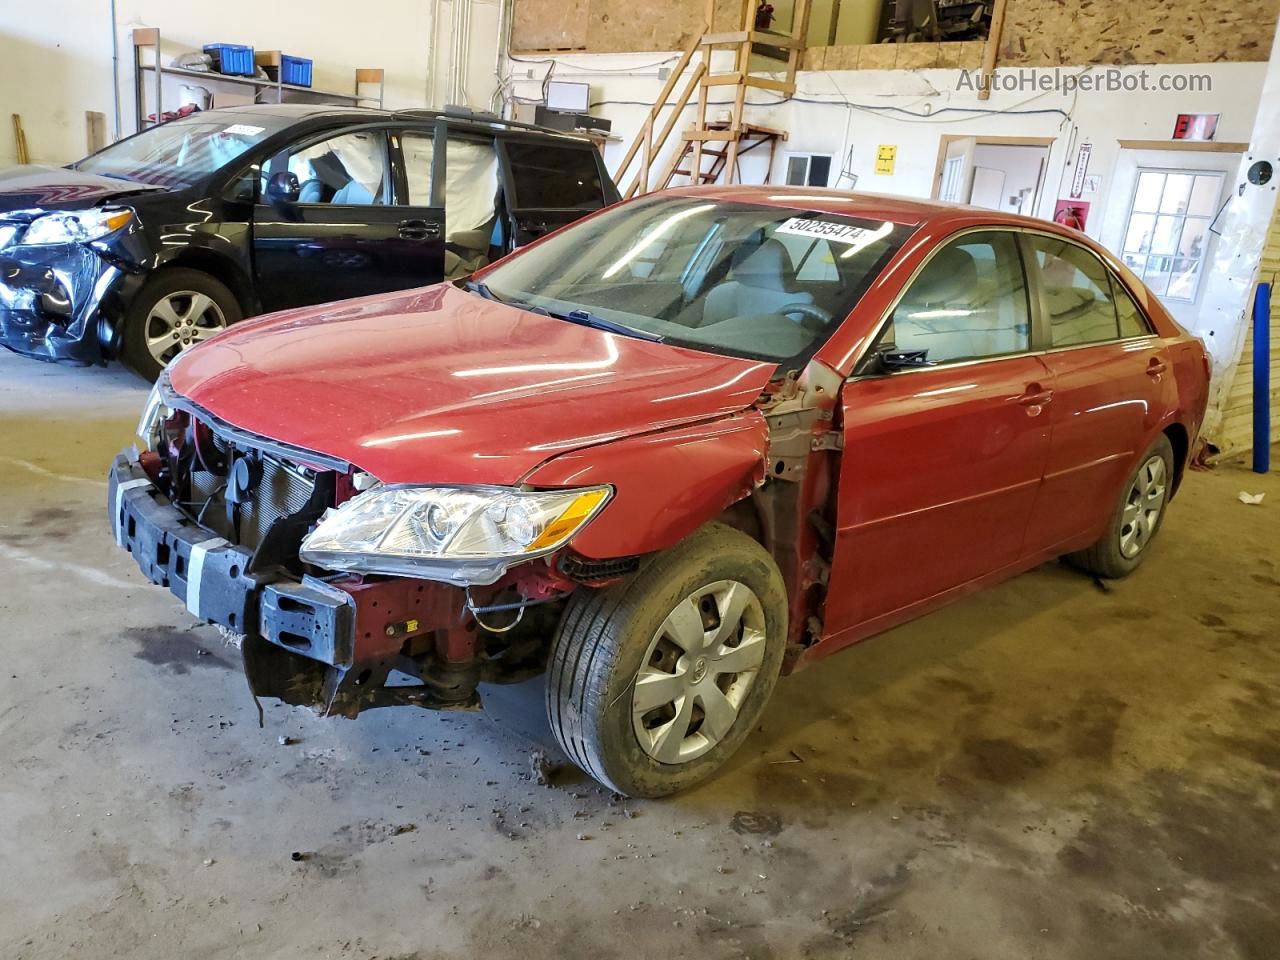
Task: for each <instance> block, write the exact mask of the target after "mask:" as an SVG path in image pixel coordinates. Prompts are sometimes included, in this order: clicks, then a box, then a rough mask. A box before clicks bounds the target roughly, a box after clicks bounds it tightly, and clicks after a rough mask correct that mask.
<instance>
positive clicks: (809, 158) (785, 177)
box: [782, 153, 836, 187]
mask: <svg viewBox="0 0 1280 960" xmlns="http://www.w3.org/2000/svg"><path fill="white" fill-rule="evenodd" d="M814 157H825V158H826V160H827V163H828V164H829V165H828V167H827V182H826V183H810V182H809V173H810V170H811V168H812V166H813V158H814ZM794 159H800V160H804V182H803V183H795V184H793V183H791V161H792V160H794ZM835 168H836V158H835V155H834V154H830V153H788V154H787V164H786V166H785V167H784V168H783V170H782V182H783V183H785V184H787V185H788V186H795V187H829V186H831V171H833V170H835Z"/></svg>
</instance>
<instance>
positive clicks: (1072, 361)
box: [1023, 233, 1177, 550]
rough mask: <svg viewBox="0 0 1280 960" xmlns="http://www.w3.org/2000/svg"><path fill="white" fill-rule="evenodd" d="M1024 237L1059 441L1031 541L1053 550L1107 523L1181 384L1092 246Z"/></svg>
mask: <svg viewBox="0 0 1280 960" xmlns="http://www.w3.org/2000/svg"><path fill="white" fill-rule="evenodd" d="M1023 242H1024V243H1025V245H1026V246H1025V249H1026V252H1027V257H1026V259H1027V266H1028V271H1029V273H1030V276H1031V279H1032V283H1033V286H1034V287H1035V288H1036V290H1037V292H1038V300H1039V304H1038V305H1039V308H1040V309H1039V313H1040V317H1041V322H1040V324H1039V329H1038V330H1037V339H1038V340H1039V342H1040V343H1041V345H1042V346H1043V348H1044V352H1043V360H1044V363H1045V365H1046V366H1047V367H1048V369H1049V371H1050V373H1051V374H1052V376H1053V380H1054V397H1053V403H1052V405H1051V407H1050V410H1051V417H1050V426H1051V428H1052V430H1053V440H1052V444H1051V447H1050V453H1049V463H1048V466H1047V468H1046V470H1045V478H1044V484H1043V486H1042V488H1041V491H1040V498H1039V500H1038V502H1037V504H1036V508H1035V512H1034V514H1033V517H1032V521H1031V525H1030V527H1029V529H1028V531H1027V542H1028V545H1029V547H1031V548H1032V549H1034V550H1049V549H1052V548H1054V547H1056V546H1058V545H1060V544H1062V545H1067V546H1070V545H1071V542H1072V541H1073V540H1076V541H1078V540H1080V539H1082V538H1083V539H1086V540H1091V539H1093V538H1094V537H1095V536H1096V535H1097V534H1098V533H1100V532H1101V529H1102V526H1103V524H1104V523H1105V522H1106V521H1107V519H1108V518H1109V517H1110V515H1111V510H1112V508H1113V507H1114V506H1115V503H1116V498H1117V497H1118V496H1119V494H1120V486H1121V484H1122V483H1123V482H1124V480H1125V479H1126V478H1127V477H1128V476H1129V474H1130V472H1131V471H1132V470H1133V468H1134V461H1135V459H1136V458H1137V457H1138V456H1140V455H1141V454H1142V453H1143V451H1144V449H1145V447H1146V444H1147V443H1149V442H1150V439H1151V437H1152V436H1153V435H1154V433H1155V431H1156V429H1157V428H1158V426H1159V424H1160V422H1161V420H1162V418H1163V416H1164V413H1165V412H1166V411H1167V410H1169V409H1171V408H1172V407H1174V406H1176V404H1177V388H1176V384H1175V382H1174V378H1173V372H1172V367H1171V362H1170V358H1169V354H1168V350H1167V349H1166V347H1165V344H1164V342H1163V341H1162V340H1161V339H1160V338H1159V337H1158V336H1156V335H1155V334H1154V333H1153V332H1152V331H1151V329H1150V327H1149V326H1148V325H1147V321H1146V319H1145V317H1144V316H1143V315H1142V311H1141V310H1140V309H1139V308H1138V306H1137V304H1136V303H1134V301H1133V299H1132V298H1131V297H1130V296H1129V295H1128V293H1126V292H1125V289H1124V285H1123V284H1122V283H1121V282H1120V280H1119V278H1118V277H1116V276H1115V275H1114V274H1113V273H1112V272H1111V271H1110V270H1109V269H1107V267H1106V266H1105V265H1104V264H1103V262H1102V261H1101V260H1100V259H1099V258H1098V257H1097V256H1096V255H1095V254H1094V253H1093V251H1091V250H1088V249H1087V248H1085V247H1083V246H1081V245H1079V244H1077V243H1074V242H1072V241H1071V240H1068V239H1065V238H1063V237H1058V236H1052V235H1049V234H1038V233H1028V234H1024V236H1023Z"/></svg>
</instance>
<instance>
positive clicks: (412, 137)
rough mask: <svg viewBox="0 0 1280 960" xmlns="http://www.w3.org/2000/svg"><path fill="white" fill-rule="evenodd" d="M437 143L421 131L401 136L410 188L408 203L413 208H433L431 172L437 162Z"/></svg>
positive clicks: (412, 131)
mask: <svg viewBox="0 0 1280 960" xmlns="http://www.w3.org/2000/svg"><path fill="white" fill-rule="evenodd" d="M435 142H436V141H435V137H433V136H432V135H431V134H429V133H425V132H423V131H421V130H406V131H404V132H403V133H402V134H401V135H400V152H401V155H402V156H403V157H404V177H405V181H406V183H407V184H408V187H409V196H408V197H407V198H406V202H407V203H408V205H409V206H411V207H429V206H431V170H432V164H433V163H434V162H435Z"/></svg>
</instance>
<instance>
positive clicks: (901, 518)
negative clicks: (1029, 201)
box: [824, 230, 1054, 646]
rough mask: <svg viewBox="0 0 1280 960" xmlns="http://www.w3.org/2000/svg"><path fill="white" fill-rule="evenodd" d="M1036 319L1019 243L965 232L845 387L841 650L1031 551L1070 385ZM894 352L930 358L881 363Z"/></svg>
mask: <svg viewBox="0 0 1280 960" xmlns="http://www.w3.org/2000/svg"><path fill="white" fill-rule="evenodd" d="M1030 316H1031V314H1030V309H1029V301H1028V295H1027V284H1026V282H1025V275H1024V271H1023V267H1022V261H1021V257H1020V254H1019V249H1018V244H1017V240H1016V238H1015V236H1014V235H1013V234H1011V233H1008V232H1004V231H995V230H993V231H983V232H975V233H967V234H963V235H961V236H960V237H958V238H956V239H954V240H952V241H950V242H949V243H948V244H947V245H946V246H945V247H943V248H942V249H941V250H939V251H938V252H937V253H936V254H935V255H934V256H933V258H932V259H931V260H930V261H929V262H928V263H927V264H926V266H925V267H924V269H923V270H922V271H921V272H920V273H919V274H918V275H917V277H916V278H915V279H914V280H913V281H912V282H911V284H910V285H909V287H908V288H907V290H906V291H905V292H904V294H903V295H902V297H901V298H900V299H899V301H898V304H897V306H896V307H895V309H894V312H893V315H892V317H891V319H890V321H889V322H888V324H887V325H886V326H885V328H884V330H883V331H882V332H881V333H880V335H879V336H878V337H877V340H876V343H875V344H874V345H873V347H872V350H871V352H870V354H869V358H872V359H869V360H868V361H866V362H864V363H863V364H860V366H859V369H858V370H857V371H855V376H854V378H853V379H851V380H850V381H849V382H848V383H846V384H845V386H844V389H843V391H842V397H841V401H842V402H841V407H842V412H843V418H844V452H843V454H842V458H841V460H842V462H841V467H840V479H839V489H838V502H837V538H836V547H835V552H834V557H833V562H832V569H831V573H830V583H829V587H828V592H827V601H826V609H825V612H824V622H825V634H826V636H828V637H830V638H831V639H832V640H833V641H834V642H835V644H836V645H837V646H838V645H840V644H841V642H842V640H843V641H845V642H847V641H848V640H852V639H856V638H857V637H858V636H861V635H864V634H866V633H870V632H874V631H875V630H877V629H880V628H882V627H885V626H888V625H891V624H892V623H894V622H897V621H899V620H903V619H907V618H908V617H910V616H911V615H912V614H913V612H914V611H915V610H916V609H917V608H918V607H920V606H923V605H924V604H927V603H928V602H929V601H930V600H933V599H935V598H937V597H939V595H941V594H945V593H946V592H948V591H950V590H952V589H954V588H957V587H960V586H962V585H964V584H966V583H968V582H969V581H972V580H974V579H976V578H979V577H982V576H984V575H986V574H989V573H993V572H995V571H998V570H1001V569H1003V568H1005V567H1009V566H1011V565H1013V564H1015V563H1016V562H1017V561H1018V560H1019V559H1020V558H1021V557H1022V556H1023V555H1024V550H1023V536H1024V533H1025V531H1026V526H1027V522H1028V519H1029V518H1030V516H1031V511H1032V507H1033V505H1034V503H1035V498H1036V491H1037V489H1038V487H1039V485H1040V479H1041V476H1042V474H1043V471H1044V466H1045V462H1046V459H1047V456H1048V450H1049V416H1048V414H1047V413H1046V410H1047V409H1048V407H1049V406H1050V404H1051V401H1052V398H1053V387H1054V385H1053V380H1052V377H1051V376H1050V375H1049V373H1048V371H1047V370H1046V368H1045V367H1044V365H1043V364H1042V363H1041V361H1040V359H1039V358H1038V357H1036V356H1034V355H1032V354H1031V352H1030V348H1031V322H1030ZM889 347H892V348H893V350H894V352H895V353H897V354H898V355H899V356H900V357H901V356H903V355H907V354H910V355H912V356H914V357H915V359H916V360H918V361H921V362H922V363H923V364H924V365H921V366H918V367H909V368H901V367H899V368H894V369H892V370H891V371H888V372H886V371H885V370H884V369H883V368H879V369H878V368H877V367H876V365H875V363H874V359H873V358H874V355H875V353H876V352H877V351H879V350H885V349H888V348H889ZM841 634H843V637H842V636H841Z"/></svg>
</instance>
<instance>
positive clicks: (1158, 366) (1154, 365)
mask: <svg viewBox="0 0 1280 960" xmlns="http://www.w3.org/2000/svg"><path fill="white" fill-rule="evenodd" d="M1168 369H1169V365H1168V364H1167V363H1165V362H1164V361H1163V360H1161V359H1160V358H1159V357H1152V358H1151V362H1150V363H1148V364H1147V376H1148V377H1155V378H1156V379H1157V380H1159V379H1160V374H1162V373H1164V372H1165V371H1166V370H1168Z"/></svg>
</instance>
